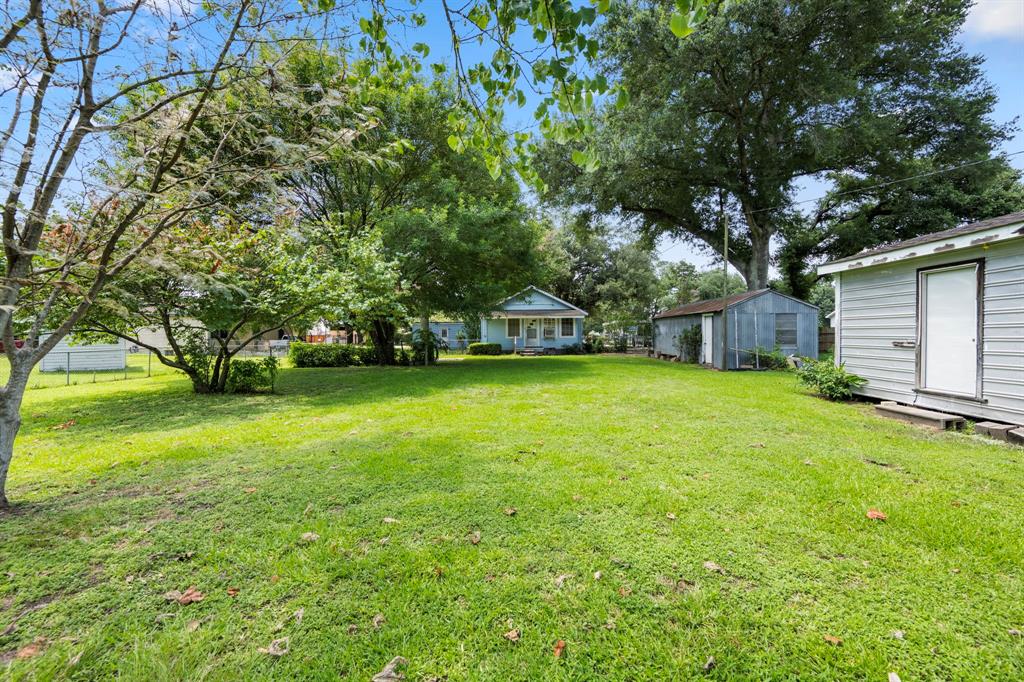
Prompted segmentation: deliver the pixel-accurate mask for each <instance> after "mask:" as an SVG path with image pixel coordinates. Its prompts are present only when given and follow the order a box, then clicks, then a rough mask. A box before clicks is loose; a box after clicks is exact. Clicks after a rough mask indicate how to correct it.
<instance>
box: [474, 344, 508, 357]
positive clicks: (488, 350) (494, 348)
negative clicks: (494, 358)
mask: <svg viewBox="0 0 1024 682" xmlns="http://www.w3.org/2000/svg"><path fill="white" fill-rule="evenodd" d="M466 354H467V355H501V344H500V343H471V344H469V347H468V348H466Z"/></svg>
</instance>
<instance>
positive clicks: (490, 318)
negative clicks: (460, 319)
mask: <svg viewBox="0 0 1024 682" xmlns="http://www.w3.org/2000/svg"><path fill="white" fill-rule="evenodd" d="M586 316H587V313H586V312H585V311H583V310H581V309H580V308H577V307H576V306H574V305H573V304H571V303H568V302H566V301H563V300H562V299H560V298H558V297H557V296H555V295H554V294H549V293H548V292H546V291H543V290H541V289H538V288H537V287H535V286H529V287H527V288H526V289H523V290H522V291H520V292H519V293H517V294H514V295H512V296H509V297H508V298H506V299H505V300H504V301H502V302H501V303H499V304H498V307H497V308H496V309H495V310H494V312H492V313H490V314H489V315H486V316H481V318H480V341H481V342H483V343H500V344H501V348H502V350H505V351H508V352H513V351H517V352H524V351H525V352H527V353H530V352H534V353H539V352H553V353H557V352H559V351H560V350H562V349H564V348H565V347H566V346H571V345H574V344H582V343H583V318H585V317H586Z"/></svg>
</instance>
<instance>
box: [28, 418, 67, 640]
mask: <svg viewBox="0 0 1024 682" xmlns="http://www.w3.org/2000/svg"><path fill="white" fill-rule="evenodd" d="M74 425H75V420H74V419H69V420H67V421H66V422H63V423H61V424H57V425H56V426H54V427H53V430H54V431H63V430H64V429H70V428H71V427H72V426H74ZM30 646H31V645H30Z"/></svg>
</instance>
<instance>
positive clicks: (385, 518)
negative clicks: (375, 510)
mask: <svg viewBox="0 0 1024 682" xmlns="http://www.w3.org/2000/svg"><path fill="white" fill-rule="evenodd" d="M384 523H398V519H393V518H391V517H390V516H385V517H384Z"/></svg>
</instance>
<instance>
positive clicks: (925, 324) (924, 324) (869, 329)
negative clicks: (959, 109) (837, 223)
mask: <svg viewBox="0 0 1024 682" xmlns="http://www.w3.org/2000/svg"><path fill="white" fill-rule="evenodd" d="M818 274H821V275H832V276H833V277H834V280H835V288H836V319H835V327H836V348H835V358H836V361H837V362H842V363H844V364H845V365H846V369H847V370H849V371H850V372H853V373H854V374H859V375H860V376H862V377H864V378H865V379H867V384H866V385H865V386H864V387H863V388H862V389H860V390H859V391H858V393H860V394H862V395H865V396H869V397H872V398H879V399H884V400H894V401H896V402H899V403H903V404H906V405H915V406H917V407H923V408H927V409H932V410H940V411H945V412H952V413H955V414H962V415H967V416H970V417H980V418H984V419H991V420H994V421H1001V422H1006V423H1011V424H1024V211H1022V212H1019V213H1012V214H1010V215H1005V216H1001V217H999V218H993V219H991V220H984V221H981V222H978V223H972V224H970V225H965V226H962V227H957V228H953V229H951V230H946V231H944V232H937V233H935V234H930V235H925V236H922V237H918V238H915V239H911V240H908V241H904V242H900V243H897V244H892V245H890V246H885V247H880V248H877V249H872V250H869V251H864V252H861V253H859V254H857V255H855V256H851V257H849V258H843V259H841V260H837V261H833V262H831V263H827V264H825V265H823V266H821V267H820V268H818Z"/></svg>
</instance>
